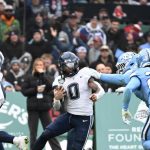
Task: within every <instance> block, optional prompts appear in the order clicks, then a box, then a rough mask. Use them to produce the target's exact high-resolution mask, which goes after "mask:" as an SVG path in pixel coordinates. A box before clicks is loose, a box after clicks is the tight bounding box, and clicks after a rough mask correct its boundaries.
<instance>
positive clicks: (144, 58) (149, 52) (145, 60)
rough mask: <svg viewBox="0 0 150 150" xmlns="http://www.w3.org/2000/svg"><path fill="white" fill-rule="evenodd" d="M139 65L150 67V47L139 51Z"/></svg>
mask: <svg viewBox="0 0 150 150" xmlns="http://www.w3.org/2000/svg"><path fill="white" fill-rule="evenodd" d="M139 67H150V48H144V49H142V50H141V51H140V52H139Z"/></svg>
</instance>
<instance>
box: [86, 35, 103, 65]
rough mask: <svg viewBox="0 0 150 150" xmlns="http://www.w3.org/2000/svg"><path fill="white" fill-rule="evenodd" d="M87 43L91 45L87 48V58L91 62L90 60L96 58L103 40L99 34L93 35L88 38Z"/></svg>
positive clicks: (92, 60)
mask: <svg viewBox="0 0 150 150" xmlns="http://www.w3.org/2000/svg"><path fill="white" fill-rule="evenodd" d="M90 44H91V46H90ZM88 45H89V46H90V47H91V48H90V49H89V54H88V60H89V63H90V64H91V63H92V62H94V61H96V60H97V59H98V57H99V55H100V51H99V50H100V48H101V46H102V45H103V42H102V39H101V37H100V36H95V37H93V38H91V39H90V40H89V42H88Z"/></svg>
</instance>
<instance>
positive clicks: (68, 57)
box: [58, 52, 79, 77]
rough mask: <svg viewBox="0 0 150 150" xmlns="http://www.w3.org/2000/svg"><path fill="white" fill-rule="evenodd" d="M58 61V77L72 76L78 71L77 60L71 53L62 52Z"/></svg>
mask: <svg viewBox="0 0 150 150" xmlns="http://www.w3.org/2000/svg"><path fill="white" fill-rule="evenodd" d="M58 61H59V62H58V67H59V71H60V75H63V76H64V77H70V76H73V75H75V74H76V73H77V72H78V70H79V58H78V57H77V56H76V55H75V54H74V53H72V52H64V53H63V54H62V55H61V56H60V58H59V60H58Z"/></svg>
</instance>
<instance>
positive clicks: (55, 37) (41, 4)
mask: <svg viewBox="0 0 150 150" xmlns="http://www.w3.org/2000/svg"><path fill="white" fill-rule="evenodd" d="M111 2H113V3H116V4H118V5H117V6H116V8H115V9H114V12H113V14H110V12H109V10H107V9H106V8H100V9H99V12H98V13H97V14H93V17H91V18H88V20H87V19H86V20H85V18H84V13H85V12H84V10H83V9H82V8H80V7H78V8H76V10H74V11H71V10H69V4H70V3H111ZM122 3H125V4H127V3H128V4H136V5H140V4H141V5H149V1H148V0H128V1H127V0H115V1H110V0H109V1H108V0H73V1H69V0H26V1H24V0H0V50H1V51H2V52H3V54H4V56H5V63H4V65H3V68H2V71H3V74H4V79H3V85H4V88H5V90H6V91H21V89H22V84H23V82H24V79H25V77H26V76H27V75H28V74H31V73H32V65H33V62H34V60H35V59H37V58H42V59H43V61H44V64H45V68H46V73H47V74H48V75H49V76H50V77H53V79H54V78H55V77H56V76H58V75H59V71H58V69H57V60H58V58H59V56H60V55H61V54H62V53H63V52H66V51H71V52H74V53H75V54H76V55H77V56H78V57H79V58H80V68H82V67H85V66H89V67H91V68H94V69H96V70H97V71H99V72H102V73H115V72H116V66H115V65H116V62H117V59H118V57H119V56H120V55H121V54H122V53H124V52H127V51H134V52H138V51H140V49H142V48H146V47H147V48H150V31H147V32H143V30H142V26H143V23H142V22H141V21H140V18H139V21H137V22H136V23H128V24H126V25H125V26H122V24H121V22H122V19H123V18H124V17H128V16H127V14H126V13H125V12H124V11H123V8H122V5H120V4H122ZM102 85H103V87H104V89H105V91H106V92H113V91H115V88H116V87H114V86H113V85H108V84H105V83H102Z"/></svg>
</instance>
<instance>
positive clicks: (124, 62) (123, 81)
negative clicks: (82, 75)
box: [91, 52, 144, 124]
mask: <svg viewBox="0 0 150 150" xmlns="http://www.w3.org/2000/svg"><path fill="white" fill-rule="evenodd" d="M138 56H139V55H138V54H136V53H133V52H126V53H124V54H122V55H121V56H120V57H119V59H118V62H117V65H116V67H117V69H118V74H102V73H97V72H94V71H93V72H92V71H91V72H92V76H93V77H95V78H96V79H100V80H101V81H103V82H107V83H112V84H117V85H121V86H125V85H127V84H128V82H129V81H130V75H131V74H132V73H133V72H134V71H135V70H136V69H137V68H138V63H137V59H138ZM123 90H124V87H121V88H118V89H117V91H116V92H118V93H122V92H123ZM134 94H135V95H136V96H137V97H138V98H140V99H144V96H143V95H142V93H141V92H140V91H139V90H136V91H134ZM129 118H131V114H130V112H129V111H126V110H124V109H123V110H122V119H123V121H124V122H125V123H126V124H130V121H129Z"/></svg>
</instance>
